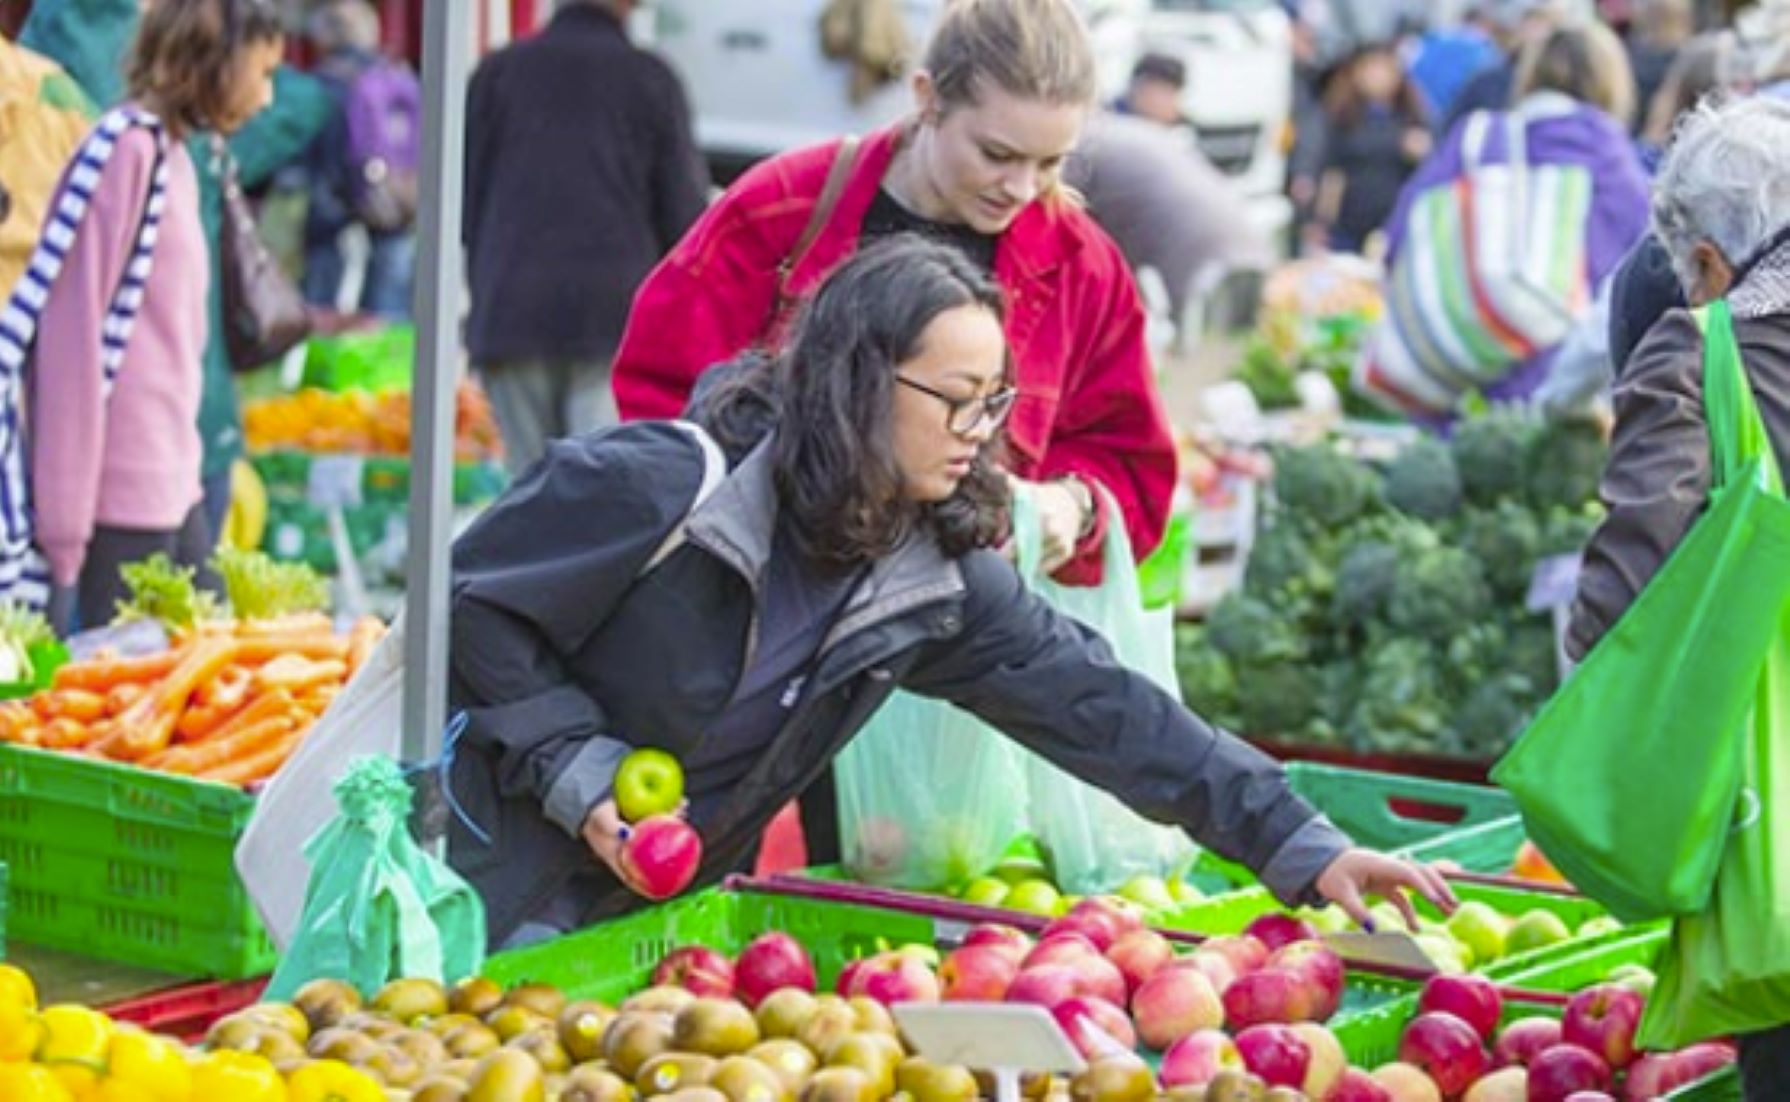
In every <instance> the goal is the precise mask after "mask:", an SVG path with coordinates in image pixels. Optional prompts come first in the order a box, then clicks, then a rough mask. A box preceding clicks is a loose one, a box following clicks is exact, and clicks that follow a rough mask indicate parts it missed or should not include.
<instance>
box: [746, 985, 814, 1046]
mask: <svg viewBox="0 0 1790 1102" xmlns="http://www.w3.org/2000/svg"><path fill="white" fill-rule="evenodd" d="M818 1009H820V1002H819V1001H818V1000H816V999H815V997H814V996H813V995H811V994H809V993H808V992H806V991H804V990H802V989H801V988H799V987H783V988H779V989H778V990H776V991H773V992H771V993H770V994H769V995H766V996H765V997H764V1001H762V1002H760V1003H759V1004H758V1013H757V1017H758V1032H759V1035H760V1036H762V1037H764V1038H766V1039H767V1040H770V1039H774V1038H778V1037H794V1036H795V1035H796V1033H797V1032H798V1031H800V1030H801V1028H802V1027H803V1026H804V1025H806V1024H808V1019H809V1018H812V1017H814V1012H815V1011H816V1010H818Z"/></svg>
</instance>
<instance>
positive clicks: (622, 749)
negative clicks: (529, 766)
mask: <svg viewBox="0 0 1790 1102" xmlns="http://www.w3.org/2000/svg"><path fill="white" fill-rule="evenodd" d="M627 753H628V744H627V743H625V742H618V741H616V740H615V739H612V738H590V739H586V740H584V745H582V746H580V747H579V748H578V752H577V753H575V754H573V755H572V759H571V760H570V761H568V762H566V764H565V767H564V768H563V769H561V770H560V771H559V775H558V776H556V777H554V778H553V784H552V785H551V786H550V787H549V788H548V789H547V798H546V799H545V800H544V801H542V808H543V810H544V811H545V812H546V815H547V818H548V819H550V820H552V821H553V822H554V823H556V824H558V826H559V828H560V829H561V830H563V831H565V832H566V833H567V834H570V835H571V836H572V837H574V838H578V837H581V836H583V834H584V820H585V818H586V817H587V816H589V815H590V809H591V808H593V807H595V806H597V805H598V804H600V803H602V802H603V801H604V800H606V799H608V798H609V794H610V792H611V791H612V790H613V787H614V783H615V771H616V769H617V768H619V767H620V766H621V763H622V758H623V757H625V756H626V755H627Z"/></svg>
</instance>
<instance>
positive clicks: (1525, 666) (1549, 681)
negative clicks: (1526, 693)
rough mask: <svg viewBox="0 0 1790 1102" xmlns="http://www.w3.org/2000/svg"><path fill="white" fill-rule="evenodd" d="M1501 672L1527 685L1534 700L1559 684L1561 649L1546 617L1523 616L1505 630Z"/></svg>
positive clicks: (1543, 697)
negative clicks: (1504, 670)
mask: <svg viewBox="0 0 1790 1102" xmlns="http://www.w3.org/2000/svg"><path fill="white" fill-rule="evenodd" d="M1505 636H1506V639H1507V642H1506V643H1505V648H1504V668H1505V669H1506V670H1508V671H1509V672H1510V673H1511V674H1512V675H1514V676H1516V677H1520V678H1522V679H1523V680H1524V681H1525V682H1527V683H1528V685H1529V688H1530V691H1531V692H1533V693H1534V694H1535V697H1536V699H1537V700H1543V699H1546V698H1547V697H1548V696H1549V695H1551V694H1552V693H1553V691H1554V689H1555V687H1556V686H1557V685H1559V683H1560V645H1559V643H1558V642H1557V641H1556V640H1555V638H1554V625H1553V620H1552V618H1551V617H1549V616H1547V615H1534V614H1531V615H1525V616H1522V617H1521V618H1519V619H1516V620H1513V621H1512V622H1510V623H1509V624H1508V625H1507V626H1506V627H1505Z"/></svg>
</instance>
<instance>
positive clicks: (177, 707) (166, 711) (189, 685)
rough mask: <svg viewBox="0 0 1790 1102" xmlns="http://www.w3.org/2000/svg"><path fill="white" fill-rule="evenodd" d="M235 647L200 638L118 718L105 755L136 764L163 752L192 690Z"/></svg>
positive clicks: (228, 657) (214, 671) (214, 673)
mask: <svg viewBox="0 0 1790 1102" xmlns="http://www.w3.org/2000/svg"><path fill="white" fill-rule="evenodd" d="M236 646H237V645H236V644H235V643H234V642H231V641H230V640H227V639H201V640H200V641H199V642H197V643H195V644H194V645H193V646H192V648H191V649H190V650H188V651H187V654H186V656H185V657H184V658H182V659H181V660H180V664H179V665H177V666H175V667H174V669H173V671H172V672H170V673H169V674H168V676H167V677H165V678H163V679H162V681H161V682H160V683H159V684H157V685H156V686H155V688H154V689H153V691H151V692H148V693H145V694H144V696H143V698H142V699H141V700H138V701H137V702H136V703H134V704H132V705H131V706H130V707H129V708H127V709H125V711H124V712H123V713H122V714H120V715H119V717H118V736H117V737H116V738H114V739H112V740H111V741H110V743H109V744H108V745H107V746H106V748H105V750H106V753H108V754H110V755H111V756H113V757H118V758H123V759H125V760H126V761H137V760H140V759H142V758H146V757H148V756H149V755H151V754H153V753H156V752H157V751H159V750H164V749H166V748H167V746H168V743H169V742H170V741H171V740H172V739H173V737H174V724H175V723H176V722H178V721H179V719H180V713H181V712H182V711H184V710H185V709H186V704H187V700H188V699H189V698H190V697H191V696H192V695H193V692H194V690H196V689H197V688H198V687H199V686H200V685H202V684H204V683H205V682H206V681H207V680H209V679H210V678H212V677H215V676H217V672H218V671H219V670H221V669H223V668H224V667H225V666H228V665H229V664H230V662H231V661H232V660H233V659H234V658H235V657H236Z"/></svg>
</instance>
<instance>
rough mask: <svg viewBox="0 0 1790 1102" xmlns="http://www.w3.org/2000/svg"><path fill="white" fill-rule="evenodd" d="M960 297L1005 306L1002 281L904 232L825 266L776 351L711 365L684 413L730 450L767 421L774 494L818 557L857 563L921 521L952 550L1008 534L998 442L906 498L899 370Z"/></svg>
mask: <svg viewBox="0 0 1790 1102" xmlns="http://www.w3.org/2000/svg"><path fill="white" fill-rule="evenodd" d="M960 306H978V307H981V308H982V309H984V310H987V311H989V312H990V313H992V314H994V315H995V316H996V318H999V317H1001V315H1002V305H1001V292H1000V288H999V287H997V286H996V285H995V283H994V282H993V281H992V280H991V279H990V278H989V277H988V276H987V275H985V274H983V273H982V271H981V270H980V269H978V268H977V267H976V266H975V265H974V264H973V263H971V262H970V261H969V260H968V259H967V258H966V257H964V256H963V255H962V254H961V253H959V252H957V251H956V250H955V249H952V248H949V247H947V246H944V245H939V244H936V243H933V242H930V241H926V240H923V239H921V238H918V237H912V236H901V237H896V238H894V239H892V240H890V241H886V242H882V243H879V244H877V245H873V246H871V247H870V248H867V249H865V250H863V251H862V252H860V253H858V254H857V255H856V256H854V257H853V258H851V259H850V260H848V261H846V262H845V263H844V264H842V265H840V267H839V268H838V269H837V270H836V271H834V272H833V274H832V275H830V276H829V277H828V278H827V280H826V282H825V283H823V284H822V285H821V287H820V289H819V290H818V291H817V292H816V293H815V295H814V297H813V298H812V299H810V300H809V302H808V303H807V304H806V305H805V306H804V307H803V308H802V310H801V312H800V313H799V314H798V316H797V318H796V323H795V325H794V327H793V328H792V329H791V331H790V336H789V339H788V341H787V343H786V344H785V345H784V348H783V351H782V352H781V354H779V355H777V356H775V357H767V356H763V355H751V356H748V357H746V358H744V359H742V360H741V361H737V362H736V363H734V364H732V365H729V366H728V367H726V368H720V369H716V370H717V371H719V372H721V374H719V375H717V376H716V377H715V378H714V379H713V380H711V381H709V383H708V385H706V386H704V387H702V388H700V389H699V390H698V392H697V394H696V395H695V396H694V397H693V399H692V401H691V408H690V416H691V417H692V418H693V419H695V420H696V421H698V422H700V423H701V424H703V426H704V427H706V428H707V429H708V430H709V432H710V433H711V434H713V435H714V437H715V438H716V440H717V441H718V442H719V443H720V444H721V446H722V447H723V448H724V449H726V450H727V452H728V453H729V455H730V456H731V457H733V458H735V459H737V458H738V457H739V456H740V455H742V454H744V453H745V452H746V451H749V450H751V448H752V447H754V446H755V445H757V444H758V443H759V441H761V440H762V439H763V438H764V437H765V435H766V434H767V433H772V434H773V436H772V443H771V449H772V465H773V468H774V471H775V474H774V479H775V482H776V487H777V497H778V504H779V507H780V508H781V509H782V511H783V514H784V515H783V519H784V520H785V522H786V523H787V524H788V530H789V533H790V535H791V536H792V537H793V539H794V541H795V543H796V546H797V548H798V549H799V550H800V551H801V552H802V553H804V554H805V555H806V556H808V557H809V558H810V559H812V560H813V561H815V562H816V563H818V564H821V565H823V566H831V567H841V568H843V567H852V566H857V565H861V564H863V563H866V562H869V561H871V560H873V559H876V558H879V557H881V556H883V555H886V554H887V553H888V552H890V551H892V550H893V549H894V548H895V546H896V545H897V544H899V543H900V542H901V541H902V540H903V539H904V538H906V537H907V536H908V534H909V533H910V532H912V531H913V530H914V528H915V526H916V525H920V524H925V525H928V526H930V527H931V528H932V530H933V533H934V534H935V536H936V537H937V539H938V541H939V545H940V546H941V547H942V548H943V549H944V551H945V553H946V554H948V555H951V556H953V557H955V556H958V555H962V554H965V553H966V552H968V551H970V550H972V549H974V548H977V547H987V546H990V545H992V544H994V543H995V542H997V541H998V540H1000V539H1001V538H1002V537H1003V536H1004V535H1005V534H1006V531H1007V497H1008V494H1007V484H1006V479H1005V476H1004V475H1002V473H1001V472H1000V470H999V459H1000V456H999V454H998V453H999V446H998V441H996V442H991V443H990V444H989V445H987V446H985V447H984V448H983V449H982V451H981V453H980V454H979V455H978V456H977V458H976V461H975V464H974V465H973V466H972V467H971V469H970V473H969V474H968V475H967V476H966V477H965V478H964V479H963V481H961V482H960V483H958V486H957V492H956V493H954V494H952V495H951V496H950V497H949V498H947V499H946V500H944V501H939V502H931V503H926V504H923V505H922V504H919V503H915V502H911V501H908V500H907V499H906V498H905V497H904V496H903V494H902V478H901V471H900V469H899V468H898V467H897V465H896V462H895V451H894V445H893V433H892V431H891V428H890V419H891V417H892V415H893V410H894V400H895V399H894V391H895V370H896V368H897V367H898V366H900V365H901V364H903V363H905V362H907V361H908V360H910V359H912V358H913V357H914V356H915V355H916V354H917V353H918V351H919V342H920V334H921V333H922V332H924V331H925V329H926V327H927V325H929V324H931V322H932V320H933V319H934V318H936V317H938V316H939V315H940V314H943V313H945V312H946V311H947V310H952V309H955V308H957V307H960ZM711 374H713V372H711Z"/></svg>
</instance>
